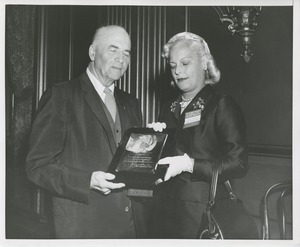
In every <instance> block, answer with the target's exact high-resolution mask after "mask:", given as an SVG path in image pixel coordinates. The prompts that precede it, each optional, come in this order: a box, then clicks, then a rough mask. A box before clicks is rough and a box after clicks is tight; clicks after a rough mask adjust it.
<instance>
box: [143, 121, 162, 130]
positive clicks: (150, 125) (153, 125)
mask: <svg viewBox="0 0 300 247" xmlns="http://www.w3.org/2000/svg"><path fill="white" fill-rule="evenodd" d="M146 127H147V128H152V129H153V130H154V131H158V132H162V131H163V130H164V129H165V128H166V127H167V125H166V124H165V123H161V122H153V123H148V124H147V126H146Z"/></svg>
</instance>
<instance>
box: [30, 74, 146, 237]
mask: <svg viewBox="0 0 300 247" xmlns="http://www.w3.org/2000/svg"><path fill="white" fill-rule="evenodd" d="M114 96H115V99H116V103H117V107H118V111H119V115H120V121H121V127H122V132H124V131H125V130H126V129H128V128H130V127H134V126H141V121H142V117H141V111H140V107H139V103H138V101H137V99H136V98H134V97H133V96H130V95H129V94H127V93H125V92H123V91H121V90H119V89H117V88H116V89H115V93H114ZM103 106H104V105H103V103H102V101H101V98H100V97H99V95H98V94H97V92H96V90H95V89H94V87H93V85H92V84H91V82H90V80H89V78H88V76H87V74H86V73H84V74H82V75H81V76H80V77H79V78H77V79H74V80H71V81H68V82H63V83H59V84H56V85H55V86H53V87H52V88H51V89H49V90H47V91H46V92H45V94H44V95H43V97H42V99H41V101H40V104H39V109H38V111H37V116H36V119H35V121H34V123H33V127H32V134H31V137H30V151H29V154H28V157H27V164H26V169H27V174H28V178H29V179H30V180H31V181H33V182H34V183H36V184H37V185H39V186H41V187H43V188H45V189H47V190H48V191H50V192H52V193H53V194H54V195H55V197H54V198H53V215H54V223H55V233H56V237H58V238H124V237H126V234H125V235H124V229H129V228H130V227H129V224H130V221H131V219H132V212H131V210H129V211H128V212H127V211H126V210H127V209H126V210H125V208H126V207H127V206H129V207H130V201H129V200H128V198H127V196H126V191H125V190H119V191H113V192H112V193H111V194H110V195H108V196H104V195H102V194H100V193H99V192H97V191H94V190H90V178H91V174H92V172H94V171H106V170H107V169H108V166H109V164H110V162H111V160H112V157H113V154H114V153H115V151H116V148H117V146H116V143H115V140H114V137H113V133H112V130H111V128H110V125H109V122H108V120H107V117H106V115H105V112H104V108H103Z"/></svg>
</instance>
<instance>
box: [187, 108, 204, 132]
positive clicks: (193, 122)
mask: <svg viewBox="0 0 300 247" xmlns="http://www.w3.org/2000/svg"><path fill="white" fill-rule="evenodd" d="M200 119H201V109H198V110H195V111H189V112H186V113H185V118H184V125H183V128H184V129H186V128H190V127H193V126H197V125H199V123H200Z"/></svg>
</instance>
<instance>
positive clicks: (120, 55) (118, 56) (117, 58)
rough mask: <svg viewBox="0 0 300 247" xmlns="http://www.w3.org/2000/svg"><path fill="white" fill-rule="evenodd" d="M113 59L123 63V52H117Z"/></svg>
mask: <svg viewBox="0 0 300 247" xmlns="http://www.w3.org/2000/svg"><path fill="white" fill-rule="evenodd" d="M115 60H116V61H117V62H119V63H123V62H124V55H123V53H121V52H119V53H118V54H117V56H116V58H115Z"/></svg>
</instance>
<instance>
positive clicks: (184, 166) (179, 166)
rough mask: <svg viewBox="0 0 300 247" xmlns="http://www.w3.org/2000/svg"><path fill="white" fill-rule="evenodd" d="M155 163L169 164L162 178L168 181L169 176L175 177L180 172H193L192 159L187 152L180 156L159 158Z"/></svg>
mask: <svg viewBox="0 0 300 247" xmlns="http://www.w3.org/2000/svg"><path fill="white" fill-rule="evenodd" d="M157 164H158V165H159V164H169V167H168V169H167V171H166V174H165V178H164V181H168V180H169V179H170V178H171V177H175V176H177V175H179V174H180V173H182V172H190V173H193V168H194V159H191V158H190V157H189V156H188V155H187V154H184V155H181V156H173V157H166V158H163V159H160V160H159V161H158V162H157Z"/></svg>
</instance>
